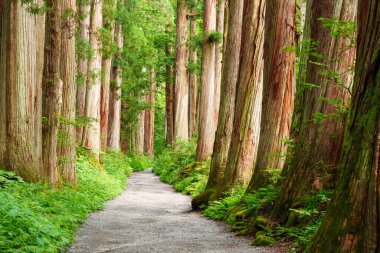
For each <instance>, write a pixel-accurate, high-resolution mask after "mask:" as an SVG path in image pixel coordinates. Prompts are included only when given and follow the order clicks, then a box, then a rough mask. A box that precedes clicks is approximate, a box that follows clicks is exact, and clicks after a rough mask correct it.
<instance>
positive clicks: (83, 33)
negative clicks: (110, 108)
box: [76, 1, 91, 143]
mask: <svg viewBox="0 0 380 253" xmlns="http://www.w3.org/2000/svg"><path fill="white" fill-rule="evenodd" d="M79 15H80V16H81V19H80V23H79V30H80V41H81V44H83V45H85V46H86V45H90V20H91V5H90V2H88V3H87V2H86V1H81V2H80V7H79ZM88 61H89V55H87V54H80V55H79V56H78V77H77V86H78V88H77V102H76V111H77V115H78V116H81V117H83V116H85V111H84V109H85V105H86V88H87V85H86V84H87V79H88ZM77 139H78V140H79V141H80V142H81V143H82V140H83V126H78V127H77Z"/></svg>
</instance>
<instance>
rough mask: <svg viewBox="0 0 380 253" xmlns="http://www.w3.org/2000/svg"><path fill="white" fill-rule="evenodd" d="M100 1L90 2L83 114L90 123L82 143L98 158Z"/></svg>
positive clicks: (100, 48)
mask: <svg viewBox="0 0 380 253" xmlns="http://www.w3.org/2000/svg"><path fill="white" fill-rule="evenodd" d="M102 3H103V1H95V2H94V3H93V4H92V12H93V14H92V15H93V16H92V19H91V32H90V41H91V46H92V49H93V50H94V56H93V58H92V59H91V60H90V62H89V74H90V78H89V79H88V80H87V91H86V108H85V115H86V117H87V118H90V119H91V123H90V124H88V125H87V126H86V127H85V128H84V133H83V145H84V146H85V147H87V148H89V149H91V151H92V152H93V154H94V155H95V157H97V158H99V151H100V121H99V120H100V90H101V70H102V42H101V39H100V29H101V28H102V24H103V23H102Z"/></svg>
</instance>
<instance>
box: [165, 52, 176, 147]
mask: <svg viewBox="0 0 380 253" xmlns="http://www.w3.org/2000/svg"><path fill="white" fill-rule="evenodd" d="M166 57H167V58H170V57H171V48H170V46H167V48H166ZM170 62H171V61H169V62H168V63H167V65H166V75H167V77H166V78H167V79H166V87H165V95H166V106H165V107H166V111H165V117H166V120H165V122H166V144H167V145H172V144H173V143H174V111H173V110H174V107H173V106H174V103H173V98H174V90H173V88H174V87H173V79H174V76H173V67H172V65H171V63H170Z"/></svg>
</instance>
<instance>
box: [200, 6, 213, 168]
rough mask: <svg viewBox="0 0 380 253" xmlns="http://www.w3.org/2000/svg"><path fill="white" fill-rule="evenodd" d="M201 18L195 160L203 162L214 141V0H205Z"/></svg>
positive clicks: (209, 152)
mask: <svg viewBox="0 0 380 253" xmlns="http://www.w3.org/2000/svg"><path fill="white" fill-rule="evenodd" d="M204 4H205V6H204V16H203V32H204V36H203V49H202V72H201V91H200V94H199V95H200V97H199V124H198V143H197V151H196V160H197V161H205V160H207V158H208V157H209V156H210V155H211V154H212V149H213V144H214V139H215V121H214V113H215V111H214V107H215V105H214V96H216V95H217V94H215V93H214V92H215V41H213V36H212V33H215V30H216V0H206V1H205V3H204Z"/></svg>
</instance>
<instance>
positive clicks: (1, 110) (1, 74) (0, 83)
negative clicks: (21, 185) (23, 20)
mask: <svg viewBox="0 0 380 253" xmlns="http://www.w3.org/2000/svg"><path fill="white" fill-rule="evenodd" d="M3 5H4V3H3V1H1V2H0V98H3V99H1V100H0V168H1V169H5V168H4V163H5V155H6V151H7V146H6V142H7V124H6V108H7V107H6V102H7V100H6V94H7V91H6V80H7V77H6V74H7V68H6V67H5V66H6V62H7V59H6V55H7V54H6V53H7V46H6V43H7V36H8V35H7V25H6V24H7V23H6V22H7V20H8V19H9V17H8V13H5V12H3V10H4V8H3Z"/></svg>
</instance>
